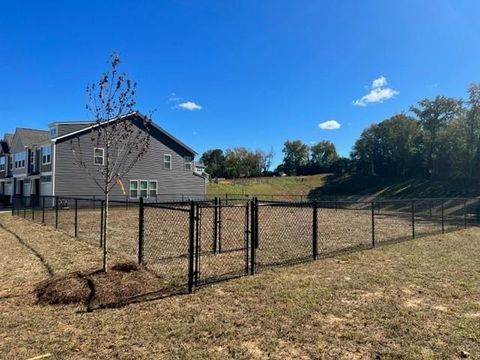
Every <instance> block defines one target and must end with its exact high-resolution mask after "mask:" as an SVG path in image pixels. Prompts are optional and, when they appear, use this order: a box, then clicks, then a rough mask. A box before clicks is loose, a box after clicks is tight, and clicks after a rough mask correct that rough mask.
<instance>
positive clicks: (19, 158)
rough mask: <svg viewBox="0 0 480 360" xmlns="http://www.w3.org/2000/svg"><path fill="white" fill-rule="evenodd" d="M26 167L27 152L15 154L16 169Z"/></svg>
mask: <svg viewBox="0 0 480 360" xmlns="http://www.w3.org/2000/svg"><path fill="white" fill-rule="evenodd" d="M24 167H25V151H22V152H19V153H16V154H15V169H21V168H24Z"/></svg>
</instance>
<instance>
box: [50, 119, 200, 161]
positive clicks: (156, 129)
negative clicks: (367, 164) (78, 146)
mask: <svg viewBox="0 0 480 360" xmlns="http://www.w3.org/2000/svg"><path fill="white" fill-rule="evenodd" d="M124 119H129V120H130V121H132V123H133V124H135V125H136V126H138V127H141V121H139V120H144V119H146V117H145V115H143V114H141V113H140V112H138V111H136V112H133V113H129V114H125V115H122V116H119V117H118V118H115V119H111V120H109V121H106V122H105V123H107V124H108V123H110V122H113V121H119V120H124ZM98 126H99V125H98V124H94V125H91V126H88V127H86V128H84V129H81V130H77V131H74V132H71V133H69V134H65V135H62V136H59V137H57V138H55V139H52V141H53V142H57V143H58V142H63V141H67V140H70V139H72V138H73V137H75V136H79V135H83V134H86V133H88V132H90V131H91V130H92V129H94V128H96V127H98ZM150 128H151V129H149V130H150V133H151V135H152V136H155V138H156V139H158V140H159V141H162V142H164V143H168V144H170V145H169V146H170V147H177V148H178V147H180V148H182V149H183V150H184V151H185V150H186V151H187V152H188V153H191V154H192V155H195V154H197V153H196V151H195V150H193V149H192V148H190V147H189V146H187V145H185V144H184V143H183V142H181V141H180V140H179V139H177V138H176V137H174V136H173V135H172V134H170V133H168V132H167V131H166V130H164V129H163V128H161V127H160V126H159V125H157V124H155V123H154V122H153V121H152V122H151V123H150Z"/></svg>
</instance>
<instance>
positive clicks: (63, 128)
mask: <svg viewBox="0 0 480 360" xmlns="http://www.w3.org/2000/svg"><path fill="white" fill-rule="evenodd" d="M88 126H89V125H88V123H84V124H57V137H58V136H63V135H66V134H70V133H72V132H74V131H78V130H82V129H85V128H86V127H88Z"/></svg>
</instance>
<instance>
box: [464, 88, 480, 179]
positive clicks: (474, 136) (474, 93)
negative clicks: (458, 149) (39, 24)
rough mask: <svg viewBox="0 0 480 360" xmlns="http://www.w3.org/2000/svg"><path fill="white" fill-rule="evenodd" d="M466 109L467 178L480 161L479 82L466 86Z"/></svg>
mask: <svg viewBox="0 0 480 360" xmlns="http://www.w3.org/2000/svg"><path fill="white" fill-rule="evenodd" d="M468 106H469V107H468V110H467V113H466V116H465V142H466V160H467V178H468V180H469V181H471V180H472V178H473V172H474V169H475V168H476V167H478V165H479V163H480V161H479V160H480V83H477V84H472V85H470V87H469V88H468Z"/></svg>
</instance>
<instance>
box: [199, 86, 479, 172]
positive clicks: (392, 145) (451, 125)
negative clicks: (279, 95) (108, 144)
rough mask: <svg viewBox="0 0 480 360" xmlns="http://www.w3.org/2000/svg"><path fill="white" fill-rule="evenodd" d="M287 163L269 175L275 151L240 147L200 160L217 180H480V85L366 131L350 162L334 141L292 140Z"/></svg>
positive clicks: (414, 107)
mask: <svg viewBox="0 0 480 360" xmlns="http://www.w3.org/2000/svg"><path fill="white" fill-rule="evenodd" d="M282 153H283V161H282V163H281V164H280V165H279V166H278V167H277V168H276V169H275V170H274V171H270V167H271V165H272V160H273V157H274V153H273V150H271V151H269V152H265V151H262V150H255V151H251V150H248V149H246V148H243V147H237V148H232V149H227V150H225V151H222V150H221V149H213V150H208V151H206V152H205V153H204V154H203V155H202V157H201V161H202V162H203V163H204V164H205V165H206V170H207V172H208V173H209V174H210V175H211V176H212V177H214V178H215V177H226V178H236V177H251V176H261V175H274V174H278V175H280V174H287V175H312V174H318V173H337V174H345V173H350V174H351V173H358V174H365V175H371V176H379V177H402V178H409V177H424V178H435V179H445V178H462V179H467V180H472V179H473V178H475V177H477V176H479V175H480V84H472V85H471V86H470V87H469V88H468V99H466V100H464V99H458V98H453V97H447V96H436V97H435V98H433V99H422V100H420V101H419V102H418V103H417V104H415V105H412V106H411V107H410V108H409V111H408V112H404V113H400V114H396V115H394V116H392V117H390V118H389V119H385V120H383V121H381V122H379V123H377V124H372V125H370V126H369V127H367V128H366V129H365V130H364V131H363V132H362V134H361V135H360V137H359V139H357V141H356V142H355V144H354V146H353V148H352V151H351V153H350V157H348V158H346V157H341V156H339V155H338V153H337V150H336V148H335V145H334V144H333V143H332V142H330V141H326V140H323V141H320V142H318V143H316V144H312V145H310V146H309V145H307V144H305V143H304V142H302V141H301V140H287V141H285V143H284V145H283V150H282Z"/></svg>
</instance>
